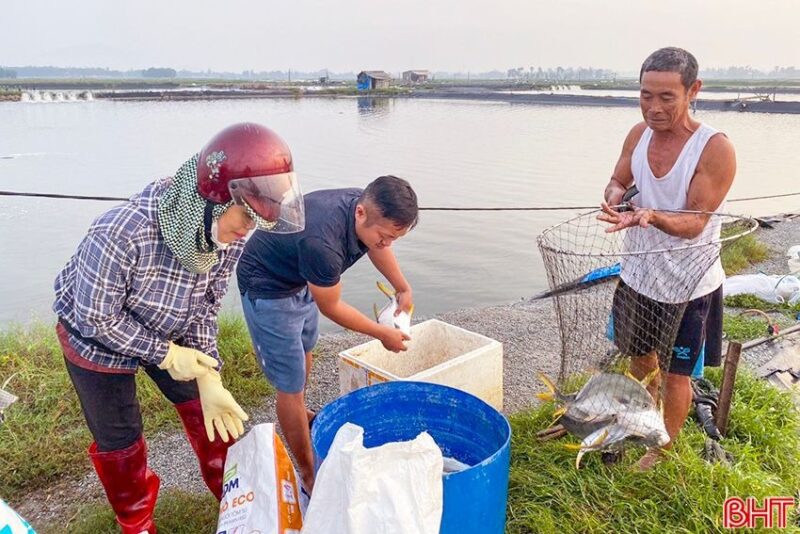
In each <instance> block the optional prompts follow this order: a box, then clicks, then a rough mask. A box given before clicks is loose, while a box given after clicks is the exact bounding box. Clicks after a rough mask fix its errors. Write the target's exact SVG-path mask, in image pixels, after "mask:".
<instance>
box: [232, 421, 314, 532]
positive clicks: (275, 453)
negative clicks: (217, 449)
mask: <svg viewBox="0 0 800 534" xmlns="http://www.w3.org/2000/svg"><path fill="white" fill-rule="evenodd" d="M298 488H299V485H298V483H297V473H296V472H295V470H294V465H293V464H292V460H291V459H290V458H289V455H288V454H287V452H286V448H285V447H284V446H283V442H282V441H281V438H280V436H278V435H277V434H276V433H275V427H274V425H272V424H271V423H269V424H261V425H256V426H254V427H253V428H252V429H251V430H250V432H248V433H247V435H246V436H245V437H243V438H242V439H240V440H239V441H238V442H236V443H235V444H234V445H232V446H231V448H230V449H228V456H227V458H226V459H225V474H224V476H223V479H222V501H221V502H220V506H219V521H218V523H217V532H218V534H226V533H227V534H231V533H234V532H237V533H238V532H260V533H262V534H299V533H300V529H301V528H302V527H303V516H302V513H303V510H302V508H303V506H302V504H303V503H302V501H301V498H300V494H299V491H298Z"/></svg>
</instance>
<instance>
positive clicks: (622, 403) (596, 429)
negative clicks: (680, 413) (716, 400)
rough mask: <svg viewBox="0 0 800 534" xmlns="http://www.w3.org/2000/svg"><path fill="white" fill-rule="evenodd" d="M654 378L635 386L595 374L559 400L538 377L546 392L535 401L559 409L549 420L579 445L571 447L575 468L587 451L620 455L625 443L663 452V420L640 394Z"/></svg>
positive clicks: (646, 396) (625, 377)
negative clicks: (566, 432) (574, 457)
mask: <svg viewBox="0 0 800 534" xmlns="http://www.w3.org/2000/svg"><path fill="white" fill-rule="evenodd" d="M657 373H658V370H656V371H654V372H653V373H651V374H650V375H648V376H647V377H645V379H644V380H642V381H639V380H637V379H636V378H634V377H633V376H631V375H621V374H617V373H599V374H596V375H593V376H592V377H591V378H590V379H589V381H588V382H586V384H585V385H584V386H583V387H582V388H581V389H580V390H579V391H578V392H577V393H572V394H565V393H562V392H561V391H559V389H558V388H557V387H556V386H555V384H553V381H552V380H550V379H549V378H548V377H547V376H545V375H544V374H541V373H540V374H539V378H540V379H541V380H542V382H544V384H545V386H547V389H548V392H546V393H538V394H537V395H536V396H537V397H538V398H539V399H541V400H544V401H555V402H556V403H557V404H559V405H560V408H559V409H557V410H556V412H555V415H556V417H557V420H558V422H559V423H561V425H562V426H563V427H564V428H565V429H566V430H567V431H568V432H569V433H571V434H573V435H574V436H577V437H578V438H580V439H581V440H582V441H581V443H580V445H571V446H568V447H569V448H575V449H576V450H577V451H578V457H577V458H576V459H575V467H576V468H578V467H580V463H581V458H583V455H584V454H586V453H587V452H591V451H612V450H620V449H622V448H623V447H624V446H625V444H626V443H630V444H639V445H644V446H645V447H663V446H664V445H666V444H667V443H669V439H670V438H669V434H668V433H667V429H666V427H665V426H664V416H663V414H662V413H661V411H660V410H659V409H658V407H657V406H656V403H655V401H654V400H653V397H652V396H651V395H650V393H649V392H648V391H647V389H646V388H645V384H649V383H650V381H651V380H653V379H654V378H655V376H656V374H657Z"/></svg>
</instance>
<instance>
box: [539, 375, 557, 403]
mask: <svg viewBox="0 0 800 534" xmlns="http://www.w3.org/2000/svg"><path fill="white" fill-rule="evenodd" d="M537 375H538V376H539V380H541V381H542V382H543V383H544V385H545V387H546V388H547V389H548V390H549V391H546V392H544V393H537V394H536V398H537V399H539V400H542V401H552V400H555V398H556V396H557V395H558V392H557V390H556V386H555V384H553V381H552V380H550V378H549V377H548V376H547V375H546V374H544V373H537Z"/></svg>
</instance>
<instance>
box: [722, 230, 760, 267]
mask: <svg viewBox="0 0 800 534" xmlns="http://www.w3.org/2000/svg"><path fill="white" fill-rule="evenodd" d="M769 256H770V252H769V247H767V246H766V245H765V244H764V243H761V242H760V241H759V240H758V239H756V238H755V236H754V235H753V234H748V235H746V236H743V237H740V238H739V239H736V240H733V241H729V242H726V243H725V244H724V245H723V247H722V251H721V252H720V259H721V260H722V267H723V268H724V269H725V274H727V275H728V276H731V275H734V274H736V273H738V272H741V271H743V270H744V269H746V268H747V267H749V266H751V265H753V264H755V263H759V262H762V261H764V260H766V259H768V258H769Z"/></svg>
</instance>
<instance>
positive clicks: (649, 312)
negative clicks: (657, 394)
mask: <svg viewBox="0 0 800 534" xmlns="http://www.w3.org/2000/svg"><path fill="white" fill-rule="evenodd" d="M612 317H613V322H614V341H615V343H616V345H617V348H619V350H620V352H621V353H622V354H624V355H628V356H644V355H646V354H648V353H651V352H654V351H655V352H656V354H657V355H658V359H659V361H660V362H661V365H662V367H665V368H666V369H667V370H668V371H669V372H670V373H673V374H678V375H685V376H690V375H691V374H692V371H693V370H694V368H695V365H696V364H697V360H698V358H699V357H700V354H701V352H702V351H703V350H704V347H705V356H704V357H705V365H707V366H718V365H719V364H720V360H721V357H722V286H720V287H718V288H717V289H716V290H715V291H712V292H711V293H709V294H707V295H704V296H702V297H698V298H696V299H694V300H691V301H689V302H688V303H684V304H669V303H664V302H659V301H656V300H653V299H651V298H649V297H646V296H644V295H642V294H641V293H637V292H636V291H634V290H633V289H631V287H630V286H628V285H627V284H626V283H625V282H623V281H622V280H620V282H619V285H618V286H617V290H616V292H615V293H614V302H613V305H612ZM679 317H680V320H679V319H678V318H679ZM673 340H674V341H673ZM667 362H669V366H668V367H667V365H666V364H667Z"/></svg>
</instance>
